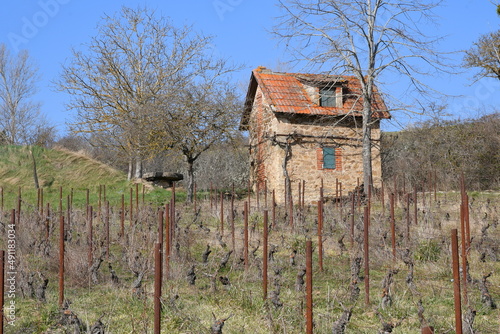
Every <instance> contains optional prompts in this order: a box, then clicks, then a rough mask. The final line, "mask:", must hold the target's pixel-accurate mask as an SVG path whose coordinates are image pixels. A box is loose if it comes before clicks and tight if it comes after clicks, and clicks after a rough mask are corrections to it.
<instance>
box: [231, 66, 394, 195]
mask: <svg viewBox="0 0 500 334" xmlns="http://www.w3.org/2000/svg"><path fill="white" fill-rule="evenodd" d="M362 104H363V101H362V98H361V97H360V84H359V81H358V80H357V79H356V78H355V77H352V76H336V75H319V74H299V73H280V72H273V71H270V70H268V69H266V68H265V67H259V68H257V69H255V70H253V71H252V75H251V78H250V83H249V86H248V91H247V96H246V101H245V107H244V112H243V117H242V119H241V126H240V129H241V130H244V131H248V132H249V144H250V159H251V161H250V165H251V167H250V168H251V170H250V179H251V182H252V185H253V190H254V191H263V189H264V188H265V186H266V185H267V189H268V190H269V191H272V190H275V194H276V201H277V202H278V203H283V202H284V200H285V191H286V189H287V191H291V192H292V196H293V197H294V198H297V196H296V195H298V192H299V189H302V190H301V193H302V194H303V201H304V202H307V203H313V202H315V201H317V200H318V199H319V193H320V188H321V185H322V184H323V193H324V196H326V197H333V196H336V194H337V193H338V194H340V188H341V189H342V191H343V194H344V195H345V194H347V192H348V191H352V190H353V189H354V188H355V187H356V186H357V185H359V183H360V182H361V183H362V180H363V168H362V156H361V151H362V147H361V135H362V131H361V113H360V111H361V110H362ZM372 106H373V110H374V112H373V120H374V124H373V127H372V138H373V143H374V145H373V150H372V158H373V184H374V186H375V187H377V186H378V185H380V182H381V174H382V172H381V158H380V146H379V145H378V144H379V141H380V120H381V119H384V118H390V114H389V113H388V111H387V107H386V106H385V103H384V101H383V100H382V98H381V96H380V94H379V93H378V91H377V90H376V89H375V99H374V101H373V102H372ZM287 180H288V181H287Z"/></svg>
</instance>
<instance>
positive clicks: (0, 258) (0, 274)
mask: <svg viewBox="0 0 500 334" xmlns="http://www.w3.org/2000/svg"><path fill="white" fill-rule="evenodd" d="M4 280H5V251H4V250H0V334H3V319H4V307H3V305H4V286H5V281H4Z"/></svg>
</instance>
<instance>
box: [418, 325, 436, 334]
mask: <svg viewBox="0 0 500 334" xmlns="http://www.w3.org/2000/svg"><path fill="white" fill-rule="evenodd" d="M421 334H434V328H433V327H432V326H426V327H422V332H421Z"/></svg>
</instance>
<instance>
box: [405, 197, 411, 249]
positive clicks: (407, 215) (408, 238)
mask: <svg viewBox="0 0 500 334" xmlns="http://www.w3.org/2000/svg"><path fill="white" fill-rule="evenodd" d="M405 197H406V243H407V245H408V246H409V244H410V194H406V196H405Z"/></svg>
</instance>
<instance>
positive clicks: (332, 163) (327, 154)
mask: <svg viewBox="0 0 500 334" xmlns="http://www.w3.org/2000/svg"><path fill="white" fill-rule="evenodd" d="M336 162H337V161H336V159H335V148H334V147H323V169H335V168H336Z"/></svg>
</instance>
